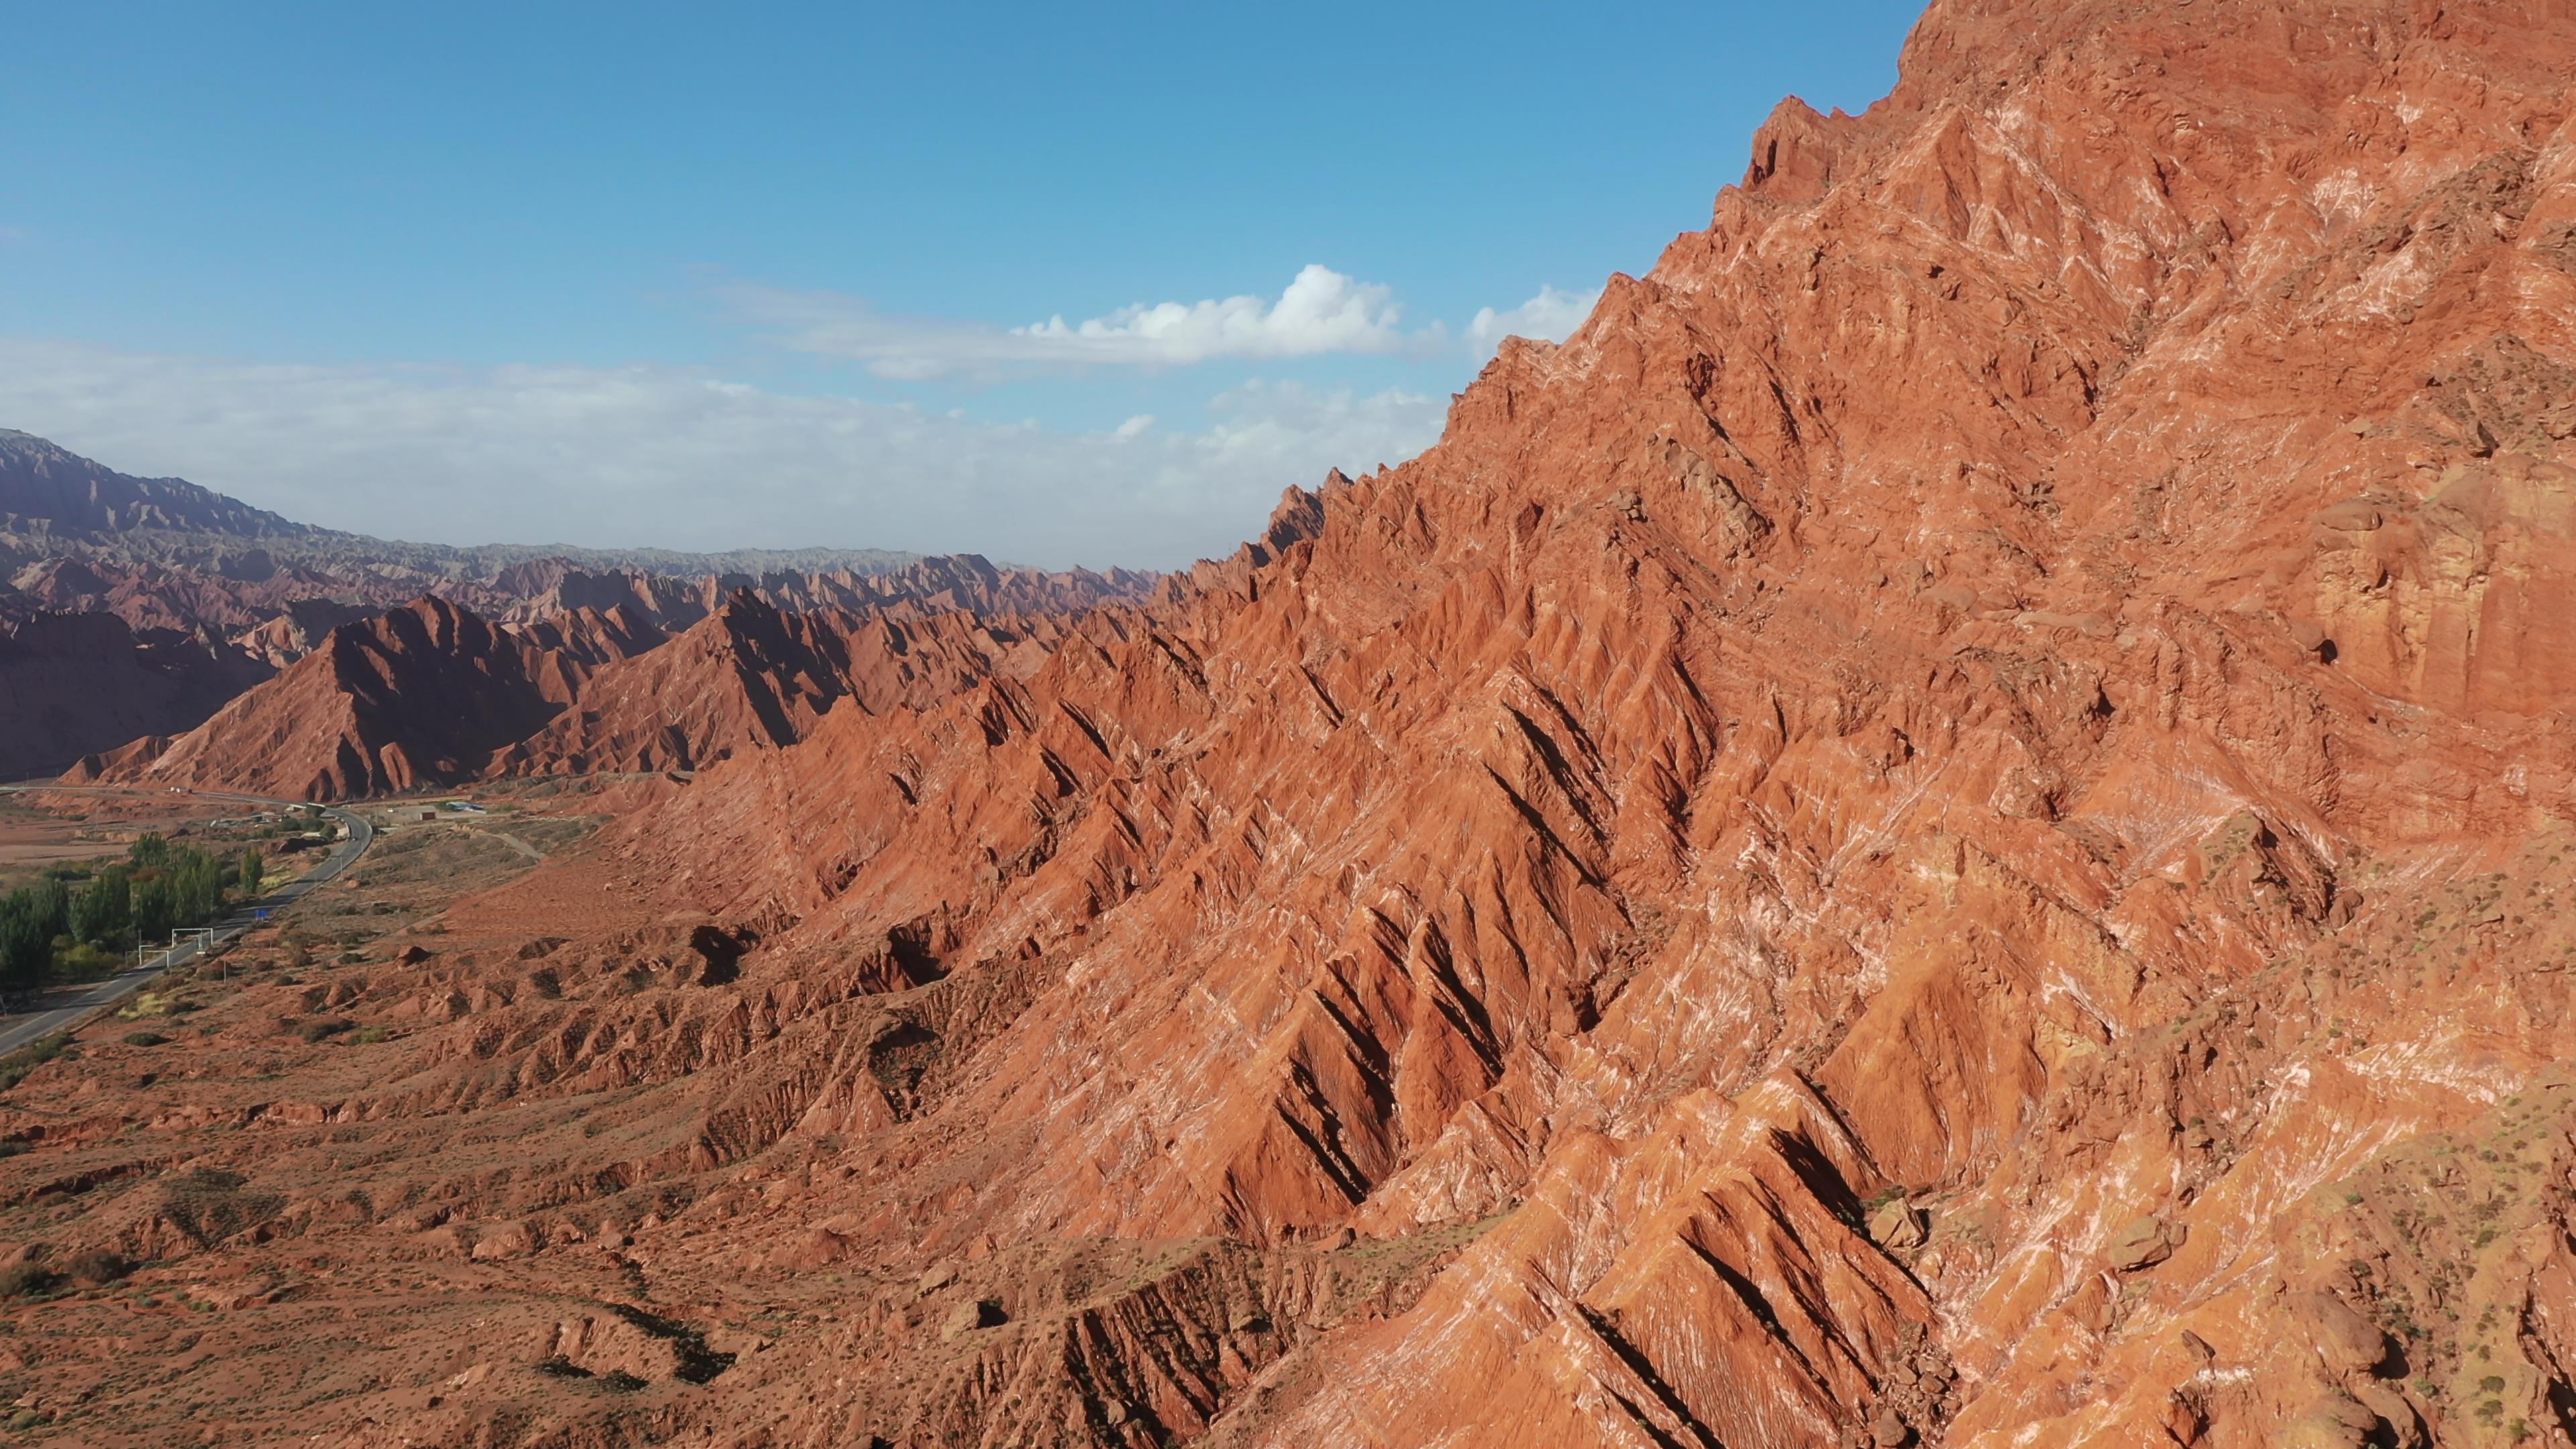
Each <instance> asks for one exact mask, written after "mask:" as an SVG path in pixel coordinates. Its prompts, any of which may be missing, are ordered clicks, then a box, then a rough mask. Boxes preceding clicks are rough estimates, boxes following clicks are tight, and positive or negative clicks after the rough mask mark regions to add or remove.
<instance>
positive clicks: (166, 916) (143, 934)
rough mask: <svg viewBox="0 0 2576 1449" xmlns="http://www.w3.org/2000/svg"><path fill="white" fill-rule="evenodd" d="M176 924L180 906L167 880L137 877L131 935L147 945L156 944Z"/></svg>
mask: <svg viewBox="0 0 2576 1449" xmlns="http://www.w3.org/2000/svg"><path fill="white" fill-rule="evenodd" d="M177 924H179V903H178V900H177V898H176V897H175V895H174V894H173V893H172V891H171V889H170V880H169V877H167V876H163V875H160V874H157V873H156V874H152V875H143V876H137V877H136V878H135V881H134V932H135V936H136V938H137V939H139V940H141V941H142V942H144V943H145V944H146V945H158V944H160V942H161V941H162V940H163V938H165V937H167V936H168V935H169V934H170V928H171V927H173V926H175V925H177Z"/></svg>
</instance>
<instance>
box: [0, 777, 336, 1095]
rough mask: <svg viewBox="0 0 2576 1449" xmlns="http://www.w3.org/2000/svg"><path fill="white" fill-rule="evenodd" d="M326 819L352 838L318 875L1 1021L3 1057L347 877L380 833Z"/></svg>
mask: <svg viewBox="0 0 2576 1449" xmlns="http://www.w3.org/2000/svg"><path fill="white" fill-rule="evenodd" d="M17 791H42V792H44V793H47V794H81V795H164V794H168V793H170V792H169V791H167V790H135V789H120V788H118V787H116V786H112V785H51V784H43V785H38V784H29V785H0V793H14V792H17ZM183 793H185V794H187V795H189V796H191V797H193V798H195V799H200V800H239V801H242V802H244V803H246V804H252V805H262V806H267V807H269V808H271V809H292V808H294V807H296V806H299V805H303V804H306V803H308V802H305V801H302V800H271V799H267V798H265V797H263V796H259V795H231V794H225V793H223V792H221V791H216V790H189V791H185V792H183ZM322 814H323V816H324V818H326V819H330V820H336V821H338V822H339V823H340V825H341V827H342V828H343V829H345V830H347V831H348V833H349V836H348V839H346V840H343V841H341V842H340V843H339V844H337V845H335V846H333V847H331V853H330V854H329V855H327V856H325V857H323V860H322V863H321V864H320V865H317V866H315V867H313V869H311V870H309V871H306V872H305V873H304V874H303V875H302V876H299V877H298V878H296V879H294V880H292V881H289V882H287V883H286V884H285V885H282V886H279V887H278V888H277V889H276V890H274V891H272V892H270V893H269V894H267V895H264V896H262V897H260V898H259V899H258V900H255V901H252V902H250V903H248V904H246V905H244V906H242V907H241V908H240V909H239V910H236V911H234V912H233V913H232V914H231V915H229V916H226V917H224V918H223V919H222V920H220V921H217V922H216V923H215V924H214V925H213V927H212V928H211V929H212V930H213V932H214V934H213V935H211V936H200V937H195V938H193V939H191V940H189V941H188V942H186V943H185V944H183V945H179V946H174V947H172V948H171V949H169V950H167V951H164V952H162V953H161V954H159V955H157V956H155V957H153V958H152V959H151V960H149V961H147V962H145V963H144V964H143V965H141V966H139V967H137V968H135V969H134V970H132V971H127V972H124V973H122V974H121V975H116V976H111V977H109V978H107V979H106V980H105V981H102V982H99V983H98V984H97V985H95V986H93V987H91V988H90V989H89V990H87V991H84V992H82V993H81V994H80V996H79V998H78V999H76V1000H74V1001H73V1002H72V1003H71V1004H70V1005H68V1006H58V1007H55V1008H54V1009H53V1010H51V1011H37V1012H29V1013H26V1014H24V1015H19V1016H10V1017H0V1021H6V1022H7V1025H6V1026H0V1052H13V1051H16V1050H17V1049H18V1048H20V1047H22V1046H25V1045H26V1044H27V1043H29V1042H32V1041H36V1040H39V1039H41V1038H43V1037H46V1036H49V1035H51V1034H52V1033H54V1032H58V1031H63V1030H66V1029H68V1028H70V1027H71V1026H73V1025H75V1024H76V1023H78V1022H81V1021H83V1020H85V1019H87V1018H88V1016H89V1014H90V1013H91V1012H94V1011H96V1010H98V1009H99V1008H100V1007H103V1006H113V1005H115V1004H116V1003H117V1002H120V1001H123V1000H124V999H125V998H126V997H128V996H131V995H133V994H134V993H135V992H137V991H140V990H142V989H143V988H144V987H146V986H148V985H150V984H151V983H152V982H153V981H154V980H155V979H157V978H158V977H159V976H160V975H161V973H162V972H164V971H167V970H169V969H170V968H171V967H173V966H185V965H187V964H188V963H189V962H191V961H194V960H196V959H197V958H198V957H199V956H202V955H204V954H206V952H207V951H208V950H210V949H212V948H214V947H220V946H224V945H228V944H230V943H231V941H232V940H233V938H234V937H236V936H239V935H240V934H241V933H242V932H244V931H247V930H249V929H250V928H251V927H252V926H255V925H257V924H259V917H258V914H257V913H258V912H260V911H263V910H269V911H273V910H275V909H277V908H278V907H280V906H283V905H286V904H289V903H290V902H293V901H295V900H297V899H298V898H300V897H302V896H303V895H304V894H305V893H306V892H307V891H310V890H312V889H313V888H314V887H315V886H318V885H321V884H322V883H323V882H325V881H328V880H331V879H332V878H334V877H336V876H338V875H339V874H340V873H341V872H342V871H345V870H347V869H348V868H349V867H350V866H352V865H354V864H356V863H357V859H358V857H359V856H362V855H364V854H366V853H367V847H368V846H369V845H371V844H373V843H374V842H375V838H376V828H375V827H374V826H372V825H369V824H368V823H367V822H366V820H365V818H364V817H362V816H360V815H359V814H358V813H357V812H356V811H354V810H340V809H335V808H333V807H331V806H327V805H326V806H324V807H323V809H322Z"/></svg>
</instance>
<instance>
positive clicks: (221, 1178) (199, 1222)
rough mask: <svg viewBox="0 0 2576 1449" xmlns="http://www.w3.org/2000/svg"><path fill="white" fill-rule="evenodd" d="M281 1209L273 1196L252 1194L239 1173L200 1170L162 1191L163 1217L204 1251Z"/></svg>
mask: <svg viewBox="0 0 2576 1449" xmlns="http://www.w3.org/2000/svg"><path fill="white" fill-rule="evenodd" d="M282 1205H283V1204H282V1202H281V1200H280V1199H279V1198H277V1197H276V1196H275V1195H274V1194H270V1193H254V1192H251V1191H249V1179H247V1178H245V1177H243V1176H242V1175H241V1174H240V1173H238V1172H225V1171H223V1170H221V1169H219V1168H212V1167H200V1168H198V1169H196V1170H195V1171H193V1172H190V1173H188V1174H187V1175H186V1176H184V1177H180V1178H177V1179H174V1180H172V1181H170V1182H167V1183H164V1184H163V1185H162V1188H161V1214H162V1216H164V1217H166V1218H168V1219H169V1220H170V1221H171V1222H172V1223H173V1224H174V1225H176V1226H177V1227H178V1229H179V1231H181V1232H183V1233H186V1234H187V1235H188V1236H189V1237H191V1238H194V1239H195V1240H196V1241H197V1243H198V1244H199V1245H200V1246H204V1247H212V1246H213V1245H214V1244H216V1243H218V1242H221V1241H222V1240H224V1239H225V1238H229V1237H231V1236H232V1235H233V1234H235V1233H238V1232H240V1231H242V1230H243V1229H245V1228H248V1227H250V1226H252V1225H253V1224H255V1223H260V1222H264V1221H266V1220H267V1219H268V1218H269V1217H271V1216H273V1215H274V1214H275V1213H276V1212H277V1210H278V1208H279V1207H281V1206H282Z"/></svg>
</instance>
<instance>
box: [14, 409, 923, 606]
mask: <svg viewBox="0 0 2576 1449" xmlns="http://www.w3.org/2000/svg"><path fill="white" fill-rule="evenodd" d="M251 549H257V550H259V551H261V552H263V553H265V554H266V555H267V557H268V558H269V559H271V560H274V561H276V562H279V563H302V564H311V565H316V566H322V567H335V566H348V565H351V564H358V563H363V564H366V565H368V566H373V567H379V568H381V567H383V566H386V565H395V566H399V567H401V568H405V569H410V570H415V571H417V572H419V573H420V574H422V575H423V576H424V577H442V578H451V579H487V578H490V577H492V576H493V575H495V574H497V573H499V572H500V571H501V570H503V569H505V568H508V567H509V566H511V565H512V564H520V563H528V562H531V561H533V560H538V559H561V560H563V561H565V562H567V563H570V564H574V565H577V566H579V567H582V568H585V569H622V570H630V571H636V572H643V573H654V574H666V575H673V576H690V575H702V574H752V575H758V574H764V573H775V572H782V571H794V572H798V573H815V572H828V571H831V570H835V569H847V570H849V571H851V572H853V573H862V574H869V573H890V572H892V571H894V570H896V569H900V568H902V567H904V566H905V565H907V564H911V563H914V562H917V561H918V560H919V559H920V558H921V557H922V555H920V554H917V553H904V552H899V551H896V550H892V549H882V548H855V549H835V548H798V549H729V550H725V551H722V552H717V553H686V552H680V551H677V550H673V549H662V548H629V549H604V548H577V547H573V546H570V545H566V544H513V543H490V544H479V545H476V546H474V547H471V548H458V547H454V546H451V545H448V544H438V543H407V542H404V541H401V540H399V539H386V538H371V537H369V536H368V535H366V534H363V533H342V532H340V531H338V530H336V529H329V528H317V527H315V526H313V525H312V524H309V523H298V522H296V521H295V520H293V519H291V518H286V517H284V516H282V515H279V514H275V513H271V512H269V511H268V510H267V509H264V508H254V507H252V506H251V505H249V504H247V503H244V502H242V501H241V500H240V499H238V498H232V497H228V496H226V495H224V494H221V493H217V492H215V491H214V490H213V489H211V488H205V487H200V486H199V485H197V484H194V483H191V482H189V481H188V480H187V479H185V478H137V477H134V476H133V475H131V474H128V473H119V472H117V471H116V470H115V469H113V468H110V467H108V466H106V465H105V464H102V463H97V462H94V461H92V460H90V459H88V458H84V457H82V456H80V455H79V454H78V453H74V452H72V451H70V450H69V449H67V448H63V447H61V446H58V445H57V444H54V443H52V442H49V441H47V440H45V439H43V438H39V437H36V436H35V435H33V434H31V433H22V432H17V431H15V430H13V429H6V428H0V567H6V568H8V569H9V570H11V571H13V572H14V571H15V570H16V569H18V568H21V567H23V566H25V565H27V564H29V563H33V562H37V561H40V560H42V559H46V558H51V557H59V556H62V555H65V554H71V555H74V556H87V555H92V554H98V553H105V554H107V555H109V556H111V557H114V558H119V559H127V560H133V561H137V562H147V561H148V562H153V563H179V564H186V565H189V566H191V567H199V568H216V569H219V570H220V569H221V568H223V566H224V565H225V563H226V562H227V561H228V560H236V559H238V557H239V556H240V555H241V554H243V553H244V552H246V551H248V550H251Z"/></svg>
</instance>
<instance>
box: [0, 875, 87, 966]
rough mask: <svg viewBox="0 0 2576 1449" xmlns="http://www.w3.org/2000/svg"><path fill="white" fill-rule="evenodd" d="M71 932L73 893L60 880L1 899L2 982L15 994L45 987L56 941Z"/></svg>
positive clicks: (0, 961) (0, 959)
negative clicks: (40, 986) (41, 986)
mask: <svg viewBox="0 0 2576 1449" xmlns="http://www.w3.org/2000/svg"><path fill="white" fill-rule="evenodd" d="M70 928H71V892H70V891H69V890H66V889H65V888H64V886H63V883H62V882H61V881H58V880H48V881H39V882H37V883H36V884H34V885H31V886H21V887H19V888H18V889H17V890H14V891H11V892H10V893H9V894H8V895H7V896H6V897H0V979H5V981H6V984H7V987H8V989H9V990H12V991H25V990H28V989H30V988H32V987H35V986H38V985H41V984H43V982H44V979H45V969H46V968H47V967H48V966H50V965H52V964H53V959H54V938H55V937H56V936H59V935H62V934H63V933H64V932H65V931H67V930H69V929H70Z"/></svg>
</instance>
